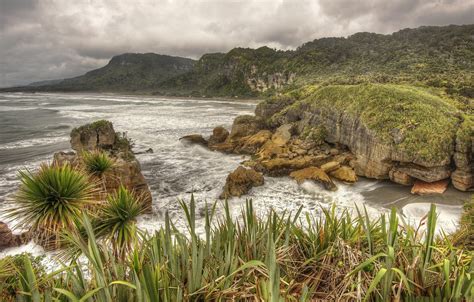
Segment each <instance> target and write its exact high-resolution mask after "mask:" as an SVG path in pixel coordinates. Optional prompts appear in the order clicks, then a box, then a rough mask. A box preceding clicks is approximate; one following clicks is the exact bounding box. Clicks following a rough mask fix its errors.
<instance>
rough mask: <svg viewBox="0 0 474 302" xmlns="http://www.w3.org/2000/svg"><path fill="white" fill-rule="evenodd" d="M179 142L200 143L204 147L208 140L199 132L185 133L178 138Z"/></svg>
mask: <svg viewBox="0 0 474 302" xmlns="http://www.w3.org/2000/svg"><path fill="white" fill-rule="evenodd" d="M179 140H180V141H181V142H183V143H185V144H189V145H201V146H204V147H206V146H207V145H208V142H207V141H206V139H205V138H204V137H203V136H202V135H201V134H190V135H185V136H183V137H181V138H180V139H179Z"/></svg>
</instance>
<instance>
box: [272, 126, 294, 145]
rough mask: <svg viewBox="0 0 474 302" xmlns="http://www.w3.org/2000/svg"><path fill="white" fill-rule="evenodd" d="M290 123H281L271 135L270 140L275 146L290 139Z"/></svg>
mask: <svg viewBox="0 0 474 302" xmlns="http://www.w3.org/2000/svg"><path fill="white" fill-rule="evenodd" d="M292 128H293V126H292V125H291V124H286V125H281V126H280V127H278V128H277V129H276V131H275V133H274V134H273V136H272V141H273V143H274V144H275V145H277V146H285V145H286V144H287V143H288V142H289V141H290V139H291V129H292Z"/></svg>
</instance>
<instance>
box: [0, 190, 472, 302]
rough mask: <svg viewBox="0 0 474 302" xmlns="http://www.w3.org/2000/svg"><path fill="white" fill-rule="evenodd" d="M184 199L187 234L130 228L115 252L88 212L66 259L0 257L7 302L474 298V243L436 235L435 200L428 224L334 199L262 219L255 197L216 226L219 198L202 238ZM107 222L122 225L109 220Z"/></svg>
mask: <svg viewBox="0 0 474 302" xmlns="http://www.w3.org/2000/svg"><path fill="white" fill-rule="evenodd" d="M119 194H121V193H119ZM110 206H112V207H113V205H112V204H111V205H110ZM181 206H182V207H183V211H184V212H185V214H186V217H187V223H188V224H187V225H188V232H187V233H185V234H184V233H180V232H179V231H178V230H177V229H176V228H175V226H174V225H173V223H172V222H171V221H170V219H169V217H168V216H166V218H165V225H164V227H163V228H162V229H161V230H160V231H158V232H156V233H155V234H154V235H153V236H149V235H147V234H142V233H136V235H135V236H132V235H130V236H124V237H122V240H126V242H127V244H129V247H130V248H129V249H128V248H127V249H119V250H118V251H122V252H123V253H124V254H117V253H116V251H117V248H119V247H122V245H121V244H122V243H123V242H122V243H120V244H118V246H117V245H115V246H114V243H115V241H114V240H115V239H117V238H119V237H117V238H114V237H105V238H104V237H96V234H95V232H94V229H95V227H94V224H93V223H91V221H90V218H88V216H87V215H84V216H83V218H82V221H81V223H80V226H79V227H78V228H80V229H81V230H83V232H82V233H81V232H69V233H66V234H65V235H64V237H63V238H64V240H65V241H66V242H67V243H68V246H70V248H69V249H67V250H64V251H63V252H62V253H61V254H62V259H63V260H64V261H68V262H67V263H69V264H68V265H65V266H64V268H61V269H58V270H57V271H54V272H50V273H47V272H45V269H44V268H43V267H42V266H41V264H40V263H39V261H38V259H33V261H32V260H31V257H30V256H28V255H23V256H15V257H9V258H4V259H1V260H0V266H1V267H2V268H3V271H2V272H3V274H1V275H0V279H1V281H2V287H3V288H2V290H3V291H2V298H3V300H4V301H10V300H11V301H13V300H14V298H15V296H16V298H18V299H20V300H21V301H42V300H44V301H53V300H55V299H58V300H59V301H208V300H213V301H214V300H233V299H236V300H250V301H256V300H258V301H262V300H263V301H308V300H310V299H324V300H328V301H335V300H337V299H343V300H354V301H362V300H364V301H388V300H392V299H393V300H394V301H415V299H420V298H421V297H424V298H426V299H428V298H430V299H431V300H430V301H441V300H443V301H460V300H461V299H463V298H464V299H466V300H468V299H470V298H472V297H474V280H473V274H474V262H473V258H472V257H473V252H472V250H465V249H463V246H462V245H460V246H458V247H455V246H453V245H452V244H451V238H449V237H445V236H442V237H437V236H435V234H434V229H435V226H436V211H435V207H434V206H433V207H432V209H431V210H430V212H429V213H428V215H427V217H426V218H425V220H424V221H422V224H423V225H425V226H426V230H425V228H423V227H412V226H409V225H405V224H404V223H403V221H400V220H399V217H398V216H397V214H396V211H392V212H391V213H390V214H389V215H388V216H385V215H382V216H381V217H380V218H379V219H369V218H368V216H366V213H365V214H361V213H359V214H358V215H355V216H354V215H351V214H350V213H349V212H347V211H344V212H342V213H340V214H336V212H335V208H334V207H333V208H329V209H324V208H322V209H321V213H320V214H321V215H320V216H319V218H316V217H313V216H311V215H309V214H306V215H305V214H302V213H301V211H298V212H297V213H295V214H294V215H289V214H283V215H277V214H276V213H274V212H271V213H269V215H266V216H265V217H266V218H261V217H257V216H256V213H255V211H254V210H253V207H252V202H251V201H248V202H247V204H246V207H245V208H244V209H243V212H242V221H239V222H237V221H234V220H232V218H231V215H230V213H229V207H228V206H227V205H225V207H224V216H222V217H220V218H218V221H219V222H217V223H211V222H212V221H214V219H215V218H216V217H215V216H217V214H216V211H215V209H216V205H213V206H211V207H209V208H207V210H206V211H205V227H204V234H203V235H202V236H199V235H198V230H197V229H196V208H195V203H194V200H193V199H192V198H191V201H190V203H189V204H188V203H185V202H181ZM110 214H112V216H116V217H118V216H119V214H118V213H113V212H110ZM109 219H112V217H110V216H108V219H107V220H109ZM115 220H117V218H115V219H112V220H111V221H115ZM105 225H107V224H105ZM127 225H128V226H129V227H133V225H134V224H133V223H130V221H129V222H128V223H127ZM103 226H104V224H102V227H103ZM111 229H115V227H112V226H110V227H108V228H105V230H111ZM118 229H121V230H124V229H125V228H124V227H118ZM102 230H104V228H102ZM115 234H116V235H115V236H119V233H116V232H115ZM101 238H104V239H101ZM110 238H113V239H112V240H108V239H110ZM111 245H112V246H114V248H112V249H111V248H110V247H111ZM79 255H83V256H85V259H83V258H79ZM32 262H33V265H32ZM417 301H418V300H417Z"/></svg>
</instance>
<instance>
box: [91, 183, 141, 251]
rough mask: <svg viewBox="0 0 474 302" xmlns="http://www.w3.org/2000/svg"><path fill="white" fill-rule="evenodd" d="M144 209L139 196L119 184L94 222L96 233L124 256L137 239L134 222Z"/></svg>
mask: <svg viewBox="0 0 474 302" xmlns="http://www.w3.org/2000/svg"><path fill="white" fill-rule="evenodd" d="M145 210H146V209H145V208H144V207H143V203H142V201H141V197H140V196H137V195H136V194H135V193H134V192H131V191H129V190H127V189H126V188H125V187H124V186H123V185H122V186H120V187H119V188H118V189H117V190H116V191H115V192H114V193H112V194H109V195H108V196H107V202H106V203H105V205H104V206H103V208H102V209H101V211H100V214H99V217H98V219H97V223H96V224H95V232H96V235H97V236H98V237H105V238H106V240H108V241H109V242H110V244H111V245H112V246H113V249H114V253H115V255H120V256H124V255H125V254H126V253H127V252H128V251H129V250H130V248H131V247H132V244H133V243H135V242H136V241H137V239H138V231H137V229H136V222H137V218H138V216H140V215H141V214H143V213H144V212H145Z"/></svg>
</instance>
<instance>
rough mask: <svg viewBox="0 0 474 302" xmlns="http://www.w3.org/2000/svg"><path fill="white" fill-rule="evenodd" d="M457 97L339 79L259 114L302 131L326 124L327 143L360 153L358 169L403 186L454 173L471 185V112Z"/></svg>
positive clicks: (462, 186)
mask: <svg viewBox="0 0 474 302" xmlns="http://www.w3.org/2000/svg"><path fill="white" fill-rule="evenodd" d="M308 91H309V92H308ZM305 93H306V94H305ZM453 103H454V101H450V100H446V99H444V98H442V97H440V96H437V95H435V94H432V93H430V92H428V91H424V90H422V89H417V88H413V87H406V86H397V85H352V86H337V85H335V86H328V87H322V88H317V87H313V88H307V91H306V92H303V94H302V95H301V96H299V97H298V96H293V97H289V96H288V95H287V96H284V97H282V98H281V100H279V99H272V100H269V101H266V102H263V103H261V104H259V106H258V107H257V109H256V115H257V117H258V118H261V119H263V120H265V121H266V124H267V126H268V127H270V128H276V127H282V126H283V125H292V126H293V129H295V132H296V133H297V135H299V136H307V135H308V133H310V135H312V134H311V133H313V132H315V131H316V132H317V131H318V129H324V131H323V132H324V141H326V142H328V143H330V144H334V145H336V146H345V147H347V148H348V149H349V150H350V151H351V152H352V153H353V154H354V156H355V158H354V160H353V162H352V166H353V167H354V169H355V172H356V173H357V175H360V176H365V177H368V178H375V179H390V180H392V181H394V182H397V183H400V184H403V185H412V184H413V183H414V182H415V181H416V180H421V181H424V182H427V183H432V182H436V181H440V180H443V179H447V178H449V177H450V176H451V179H452V183H453V185H454V187H456V188H457V189H459V190H463V191H466V190H470V189H472V188H473V183H474V181H473V179H474V178H473V176H474V174H473V163H474V161H473V152H472V150H473V149H472V148H473V146H474V144H473V140H474V134H473V133H474V129H473V127H472V125H473V123H472V122H470V123H469V120H470V119H472V114H471V115H470V114H469V112H466V111H462V110H459V109H458V108H457V107H456V106H454V105H453ZM277 129H278V128H277ZM459 133H463V134H464V135H463V136H461V135H460V134H459ZM314 139H315V140H318V138H317V137H315V138H314ZM453 167H455V168H454V169H453ZM453 172H454V173H453Z"/></svg>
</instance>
